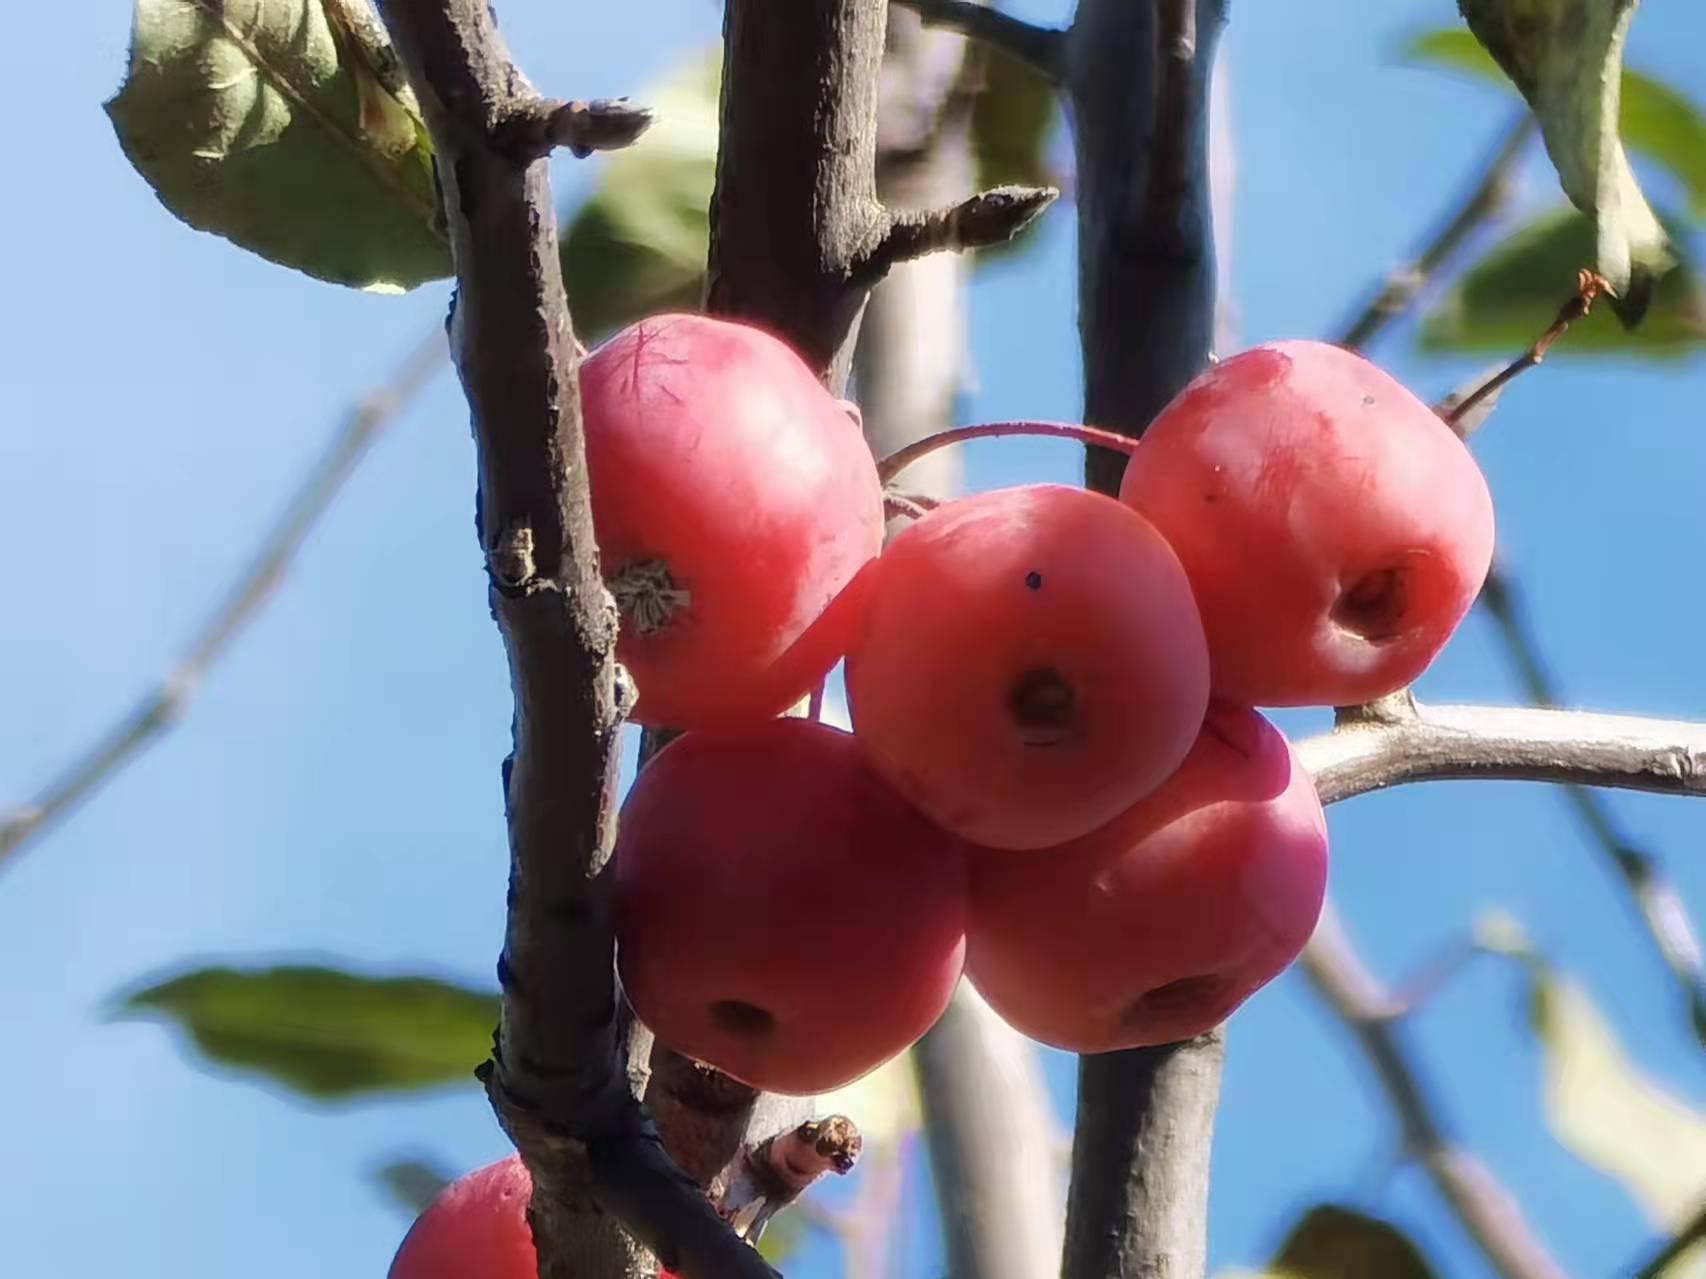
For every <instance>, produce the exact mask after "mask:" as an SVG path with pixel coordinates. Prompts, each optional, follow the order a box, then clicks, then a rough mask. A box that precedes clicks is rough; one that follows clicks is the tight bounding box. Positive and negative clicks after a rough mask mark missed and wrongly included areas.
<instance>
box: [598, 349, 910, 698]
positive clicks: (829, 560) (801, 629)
mask: <svg viewBox="0 0 1706 1279" xmlns="http://www.w3.org/2000/svg"><path fill="white" fill-rule="evenodd" d="M580 386H581V409H582V414H583V416H584V419H585V430H586V453H587V474H588V477H589V480H590V487H591V496H592V517H593V524H594V529H595V533H596V535H597V538H598V546H599V556H600V562H601V565H602V568H603V571H604V573H605V576H606V577H607V578H608V577H610V576H611V575H612V574H614V573H615V572H616V571H617V570H618V569H619V568H621V567H622V566H623V565H624V564H626V563H629V562H632V561H636V560H664V561H666V562H667V563H668V565H669V570H670V572H671V574H672V576H673V577H674V578H675V579H676V580H677V582H679V583H680V585H681V586H683V587H684V588H685V589H687V590H689V591H690V592H691V594H692V601H691V603H690V605H689V606H688V607H687V608H686V609H685V610H684V611H683V612H682V613H680V614H678V615H677V616H676V617H675V618H674V619H672V621H671V624H670V625H668V626H666V627H665V628H663V629H661V630H658V631H654V632H652V633H651V634H648V635H640V634H638V633H637V632H636V631H635V628H634V627H632V626H630V625H624V626H623V628H622V633H621V638H620V640H619V642H618V644H617V656H618V658H619V659H620V660H621V661H622V663H623V664H624V665H625V666H626V667H627V668H628V670H629V672H630V673H631V674H632V675H633V676H634V678H635V681H636V682H637V684H638V685H639V701H638V704H637V706H636V708H635V711H634V714H633V718H634V719H635V720H636V721H637V722H639V723H642V724H652V725H669V726H671V727H674V728H729V727H739V726H741V725H745V724H750V723H755V722H757V721H759V720H763V719H768V718H770V717H771V716H774V715H776V714H777V713H779V712H780V711H782V710H784V709H786V708H787V707H788V706H790V705H791V704H793V703H794V702H796V701H798V700H799V699H800V698H801V697H802V696H804V695H805V694H806V693H807V692H808V691H809V690H810V689H811V688H812V687H813V686H814V685H816V684H817V683H818V682H819V681H820V680H821V679H822V678H823V676H824V675H825V674H826V673H827V672H828V670H829V668H830V667H831V666H833V665H834V664H835V662H836V661H837V660H838V659H839V658H840V657H841V655H842V654H843V653H844V652H845V651H846V648H847V643H848V640H849V639H850V637H851V633H852V629H853V626H854V624H855V622H856V620H857V612H858V611H857V608H856V607H853V604H854V600H853V596H852V595H851V594H850V595H848V596H846V597H844V598H842V599H840V600H839V601H838V596H841V595H842V591H843V588H844V587H846V586H847V585H848V583H849V582H851V581H852V580H853V579H854V576H855V575H856V574H857V573H858V571H859V569H860V568H861V567H862V566H863V565H864V564H865V563H867V562H868V561H869V560H870V559H871V558H872V557H873V556H875V555H876V554H877V551H878V550H879V549H880V548H881V546H882V538H883V497H882V486H881V484H880V483H879V482H878V479H877V472H876V465H875V463H874V462H873V461H872V459H871V454H870V450H869V449H868V448H867V447H866V444H865V441H864V437H863V436H862V435H861V433H860V430H859V426H858V424H857V422H856V421H855V420H854V418H853V417H852V416H850V415H849V413H848V411H847V408H846V406H845V405H843V404H842V403H840V402H839V401H837V400H836V399H835V398H834V397H833V396H831V395H830V394H829V392H828V391H827V390H825V389H824V387H823V386H822V384H820V383H819V382H818V380H817V379H816V378H815V377H813V376H812V372H811V370H810V369H809V368H807V367H806V365H805V364H804V363H803V362H802V361H801V360H800V359H799V357H798V356H797V355H795V354H794V352H793V351H792V350H791V349H790V348H789V347H788V346H787V345H785V344H784V343H783V342H781V341H779V340H778V339H776V338H774V337H772V336H770V335H769V334H767V333H764V332H762V331H760V330H758V329H755V328H750V327H748V326H745V325H740V324H734V323H730V322H729V321H726V320H717V319H712V318H710V317H707V316H693V315H662V316H654V317H651V318H649V319H645V320H641V321H639V322H638V323H636V324H634V325H632V326H630V327H629V328H627V329H624V330H623V331H622V332H620V333H618V334H617V335H616V336H615V337H613V338H611V339H610V340H609V341H608V342H606V343H605V344H604V345H603V346H601V347H599V349H598V350H596V351H594V352H593V353H592V354H591V355H590V356H588V357H587V359H586V360H585V361H584V362H583V363H582V365H581V373H580ZM832 602H833V603H837V607H836V608H833V609H832V608H831V607H830V606H831V604H832Z"/></svg>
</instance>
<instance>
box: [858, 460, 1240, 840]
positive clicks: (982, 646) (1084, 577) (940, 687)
mask: <svg viewBox="0 0 1706 1279" xmlns="http://www.w3.org/2000/svg"><path fill="white" fill-rule="evenodd" d="M1033 572H1035V573H1038V574H1040V575H1041V578H1042V587H1041V589H1035V590H1033V589H1031V588H1029V587H1028V586H1027V584H1026V581H1027V576H1028V575H1029V574H1031V573H1033ZM869 577H870V583H869V590H870V598H869V600H868V601H867V603H866V612H865V618H864V625H863V627H862V628H861V631H860V634H859V637H858V639H857V640H856V642H855V644H854V647H853V650H852V651H851V652H850V653H849V654H848V658H847V701H848V707H849V711H850V713H851V715H852V720H853V728H854V731H855V733H857V734H858V737H859V743H860V745H861V747H862V748H863V749H864V750H865V752H866V754H867V756H868V757H869V759H870V760H871V764H872V767H874V768H875V769H877V771H879V772H880V773H882V775H883V776H884V777H886V778H887V779H888V780H889V782H890V783H892V784H893V785H894V786H895V788H896V789H898V790H899V791H900V792H901V793H902V794H904V795H905V796H906V797H907V798H909V799H910V800H912V802H913V803H915V804H917V805H918V807H919V808H921V809H923V810H924V811H925V812H926V813H928V814H929V815H930V816H931V817H932V818H933V819H935V820H936V821H937V822H939V823H940V824H941V825H943V826H945V827H946V828H948V829H949V830H952V831H954V832H955V833H957V834H960V835H963V836H965V837H966V838H967V839H969V840H972V841H973V842H974V843H977V844H981V845H984V846H987V847H992V848H1013V849H1023V848H1040V847H1046V846H1049V845H1054V844H1059V843H1062V842H1064V841H1066V840H1069V839H1073V838H1075V837H1077V836H1079V835H1082V834H1084V833H1086V832H1087V831H1090V830H1092V829H1094V828H1096V827H1098V826H1100V825H1102V824H1103V823H1105V822H1107V821H1109V820H1111V819H1112V818H1114V817H1115V816H1117V815H1118V814H1119V813H1121V812H1123V811H1124V810H1125V809H1127V808H1129V807H1130V806H1131V805H1132V804H1133V803H1134V802H1136V801H1137V800H1138V799H1140V798H1141V797H1142V796H1143V795H1144V794H1145V793H1146V792H1147V791H1150V790H1152V789H1154V787H1156V786H1157V785H1159V784H1160V783H1161V781H1162V780H1163V779H1165V778H1166V777H1167V776H1168V775H1169V774H1170V773H1171V772H1172V771H1173V770H1174V769H1175V768H1177V767H1178V765H1179V761H1180V760H1182V759H1183V758H1184V757H1185V752H1186V751H1188V750H1189V749H1190V746H1191V743H1192V742H1193V741H1194V740H1195V738H1196V734H1197V729H1198V728H1199V726H1200V725H1201V724H1202V717H1203V710H1204V708H1205V706H1206V705H1207V702H1208V653H1207V649H1206V647H1205V645H1204V642H1203V635H1202V627H1201V624H1200V623H1199V621H1198V618H1197V610H1196V605H1195V604H1194V602H1193V601H1192V598H1191V590H1190V584H1189V582H1188V581H1187V579H1186V577H1185V574H1184V572H1183V570H1182V569H1181V568H1180V566H1179V561H1178V559H1177V558H1176V557H1175V556H1174V554H1173V552H1172V550H1171V549H1170V548H1169V547H1168V545H1167V544H1166V542H1165V541H1163V540H1162V538H1161V536H1160V535H1159V534H1158V533H1157V532H1156V531H1155V530H1154V529H1153V528H1152V527H1151V526H1150V525H1149V524H1148V522H1147V521H1145V520H1143V519H1141V518H1139V517H1137V516H1135V515H1134V514H1133V513H1132V512H1131V511H1130V510H1129V509H1127V508H1125V507H1123V506H1121V505H1120V504H1119V503H1118V502H1116V501H1114V500H1113V499H1112V498H1109V497H1105V496H1103V495H1101V494H1097V493H1088V492H1085V491H1084V490H1082V489H1075V488H1068V487H1065V486H1064V485H1056V484H1033V485H1025V486H1023V487H1019V488H1010V489H1000V490H996V491H994V492H990V493H982V494H978V495H976V496H973V497H967V498H962V499H960V500H958V501H955V502H951V503H948V504H947V505H944V506H941V507H939V508H937V509H936V510H935V511H933V512H931V513H930V514H928V515H926V516H925V517H923V518H922V519H920V520H918V521H916V522H915V523H914V524H912V525H911V526H910V527H909V528H907V529H905V530H904V531H903V532H901V533H900V534H899V535H897V536H896V537H895V538H894V540H893V541H892V542H891V543H890V544H889V546H888V549H887V550H886V551H884V552H883V556H882V558H881V559H880V560H878V561H877V562H876V563H875V564H874V565H873V566H872V568H871V570H870V573H869ZM1039 667H1050V668H1053V669H1055V670H1057V671H1059V672H1060V673H1061V674H1062V675H1063V676H1064V677H1065V679H1066V680H1067V682H1068V683H1069V684H1071V685H1072V686H1073V687H1074V689H1075V690H1076V691H1077V697H1078V705H1079V706H1080V707H1081V708H1082V711H1083V717H1082V720H1081V721H1080V723H1079V725H1078V727H1079V728H1080V729H1081V732H1079V733H1078V735H1077V736H1076V737H1074V738H1072V739H1070V740H1067V741H1063V742H1059V743H1056V744H1053V745H1049V746H1037V745H1031V744H1027V742H1026V740H1025V733H1024V732H1023V731H1022V730H1021V728H1020V726H1019V725H1018V724H1017V723H1016V722H1015V720H1014V719H1013V717H1012V714H1011V713H1010V710H1009V705H1008V703H1009V695H1010V690H1011V689H1012V687H1013V685H1014V683H1015V681H1016V680H1017V679H1018V678H1019V677H1020V676H1021V675H1023V674H1024V672H1026V671H1027V670H1031V669H1034V668H1039Z"/></svg>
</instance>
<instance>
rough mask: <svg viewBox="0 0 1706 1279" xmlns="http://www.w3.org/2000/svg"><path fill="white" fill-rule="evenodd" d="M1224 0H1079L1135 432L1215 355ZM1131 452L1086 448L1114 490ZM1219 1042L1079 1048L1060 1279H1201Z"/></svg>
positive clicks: (1090, 239) (1095, 187)
mask: <svg viewBox="0 0 1706 1279" xmlns="http://www.w3.org/2000/svg"><path fill="white" fill-rule="evenodd" d="M1225 18H1226V6H1225V2H1224V0H1081V2H1080V4H1079V6H1078V14H1077V18H1076V19H1075V21H1074V23H1073V26H1072V29H1071V31H1070V32H1069V33H1068V35H1067V41H1066V60H1065V66H1066V89H1067V95H1068V98H1067V100H1068V103H1069V106H1070V109H1071V113H1072V124H1073V139H1074V147H1075V152H1076V155H1077V166H1078V167H1077V191H1078V234H1079V248H1078V255H1079V256H1078V261H1079V270H1078V281H1079V329H1080V337H1081V340H1082V347H1083V357H1084V413H1085V420H1086V421H1089V422H1091V423H1094V424H1095V425H1097V426H1105V427H1109V428H1111V429H1114V430H1117V431H1119V432H1121V433H1122V434H1127V435H1132V436H1137V435H1141V434H1142V432H1143V429H1144V428H1145V427H1146V426H1147V425H1148V424H1149V422H1150V420H1151V419H1152V418H1153V417H1154V415H1155V414H1156V412H1157V411H1158V410H1159V409H1160V408H1161V407H1162V406H1163V405H1165V404H1166V403H1167V401H1168V400H1169V399H1171V398H1172V397H1173V396H1174V395H1175V394H1176V393H1177V392H1178V391H1179V389H1180V388H1181V387H1182V386H1184V384H1185V383H1186V382H1188V381H1189V380H1190V379H1191V378H1192V377H1194V376H1195V375H1196V374H1197V373H1198V372H1199V371H1200V370H1201V369H1202V368H1203V366H1204V364H1205V363H1206V362H1207V359H1208V355H1209V352H1210V349H1211V344H1212V343H1213V341H1214V336H1215V334H1214V322H1215V296H1216V292H1217V279H1216V271H1215V258H1214V230H1213V218H1212V215H1211V207H1210V206H1211V196H1210V184H1209V162H1208V116H1209V105H1210V94H1209V83H1210V71H1211V68H1212V64H1213V55H1214V48H1215V43H1216V40H1217V38H1218V36H1219V33H1220V29H1221V27H1222V25H1223V24H1224V22H1225ZM1124 466H1125V458H1124V455H1123V454H1118V453H1113V452H1110V451H1107V450H1103V449H1092V450H1090V451H1089V452H1088V453H1087V455H1086V459H1085V482H1086V483H1087V484H1088V486H1089V487H1091V488H1094V489H1098V490H1100V491H1102V492H1113V491H1115V490H1117V488H1118V485H1119V480H1120V476H1121V474H1122V473H1123V471H1124ZM1223 1054H1224V1039H1223V1036H1222V1034H1221V1032H1219V1031H1216V1032H1214V1033H1211V1034H1209V1035H1205V1036H1202V1037H1201V1038H1198V1039H1195V1040H1191V1041H1190V1042H1188V1043H1184V1044H1175V1045H1168V1046H1166V1047H1160V1048H1148V1049H1136V1050H1133V1051H1130V1052H1122V1053H1107V1054H1100V1055H1096V1056H1087V1057H1084V1058H1081V1059H1080V1062H1079V1069H1078V1118H1077V1126H1076V1133H1075V1136H1074V1141H1073V1153H1072V1184H1071V1189H1070V1191H1069V1194H1068V1199H1067V1219H1066V1250H1065V1257H1064V1263H1063V1270H1062V1273H1063V1275H1064V1276H1065V1279H1135V1277H1137V1276H1144V1277H1150V1276H1163V1275H1165V1276H1175V1277H1177V1279H1198V1277H1199V1276H1201V1275H1202V1273H1203V1269H1204V1265H1205V1262H1206V1256H1207V1239H1208V1230H1207V1203H1208V1166H1209V1150H1210V1146H1211V1143H1212V1137H1213V1127H1214V1108H1215V1104H1216V1101H1217V1098H1218V1096H1219V1091H1220V1069H1221V1061H1222V1057H1223Z"/></svg>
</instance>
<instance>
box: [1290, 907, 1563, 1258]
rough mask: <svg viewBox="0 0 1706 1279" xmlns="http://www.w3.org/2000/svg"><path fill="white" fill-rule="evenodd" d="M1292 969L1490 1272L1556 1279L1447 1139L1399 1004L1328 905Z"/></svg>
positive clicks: (1511, 1205) (1493, 1190) (1499, 1192)
mask: <svg viewBox="0 0 1706 1279" xmlns="http://www.w3.org/2000/svg"><path fill="white" fill-rule="evenodd" d="M1299 968H1300V969H1301V971H1302V973H1303V975H1304V977H1305V978H1307V979H1308V981H1309V984H1310V985H1311V986H1312V987H1314V989H1315V992H1316V993H1317V994H1318V995H1320V996H1321V998H1322V999H1323V1000H1324V1001H1326V1003H1327V1005H1328V1007H1330V1008H1331V1009H1332V1010H1333V1012H1334V1013H1335V1014H1337V1016H1338V1018H1339V1020H1340V1021H1342V1022H1343V1023H1344V1024H1345V1026H1346V1027H1347V1028H1348V1029H1349V1030H1350V1032H1351V1033H1352V1034H1353V1035H1354V1036H1355V1037H1356V1040H1357V1043H1358V1045H1359V1046H1360V1047H1361V1048H1362V1050H1363V1054H1364V1055H1365V1056H1366V1057H1367V1058H1368V1061H1369V1064H1370V1065H1371V1066H1372V1067H1373V1068H1374V1072H1375V1076H1376V1078H1378V1079H1379V1081H1380V1086H1381V1089H1382V1091H1384V1092H1385V1094H1386V1097H1387V1100H1388V1101H1389V1102H1391V1104H1392V1110H1393V1112H1394V1114H1396V1115H1397V1117H1398V1123H1399V1128H1400V1131H1401V1132H1402V1134H1403V1141H1404V1150H1405V1153H1406V1154H1408V1155H1409V1156H1410V1157H1411V1158H1413V1159H1415V1160H1416V1161H1417V1163H1418V1164H1420V1165H1421V1167H1422V1168H1423V1170H1424V1171H1426V1173H1427V1175H1428V1177H1429V1178H1430V1179H1431V1180H1432V1181H1433V1183H1434V1186H1435V1188H1436V1189H1437V1190H1438V1191H1439V1192H1440V1195H1441V1196H1442V1197H1443V1198H1444V1199H1445V1201H1446V1203H1447V1204H1448V1205H1449V1206H1450V1208H1451V1210H1452V1212H1453V1213H1454V1214H1455V1215H1456V1216H1457V1218H1458V1220H1459V1221H1461V1222H1462V1223H1463V1226H1464V1229H1465V1230H1467V1231H1468V1232H1469V1235H1470V1237H1471V1238H1473V1239H1474V1241H1475V1243H1476V1245H1477V1246H1478V1247H1479V1248H1480V1249H1481V1251H1482V1252H1483V1253H1484V1254H1485V1255H1486V1257H1487V1260H1488V1262H1489V1263H1490V1264H1491V1265H1492V1267H1493V1270H1494V1271H1495V1272H1496V1273H1498V1274H1499V1275H1501V1276H1503V1279H1563V1275H1564V1271H1563V1269H1562V1268H1561V1267H1560V1266H1559V1265H1558V1263H1557V1262H1556V1261H1555V1260H1553V1258H1552V1256H1551V1255H1550V1254H1549V1253H1548V1252H1547V1250H1546V1247H1545V1245H1544V1244H1542V1243H1541V1242H1540V1240H1539V1239H1538V1238H1536V1237H1535V1235H1534V1232H1533V1230H1532V1229H1531V1228H1530V1226H1529V1224H1528V1222H1527V1221H1526V1219H1525V1218H1524V1216H1523V1212H1522V1208H1521V1205H1519V1204H1518V1203H1517V1201H1516V1199H1515V1197H1514V1196H1512V1195H1511V1193H1510V1192H1509V1191H1508V1190H1507V1189H1506V1188H1505V1187H1504V1186H1503V1185H1502V1184H1500V1182H1499V1181H1498V1180H1497V1178H1495V1177H1494V1176H1493V1174H1492V1172H1491V1171H1490V1170H1489V1169H1488V1168H1487V1167H1486V1166H1485V1165H1483V1164H1482V1163H1481V1162H1480V1161H1479V1160H1477V1159H1476V1158H1475V1157H1474V1156H1473V1155H1471V1154H1469V1152H1468V1151H1466V1150H1463V1149H1461V1148H1460V1147H1458V1146H1457V1145H1455V1144H1454V1143H1453V1142H1452V1141H1451V1140H1450V1139H1449V1138H1448V1136H1447V1135H1446V1131H1445V1126H1444V1123H1443V1122H1442V1120H1441V1119H1440V1118H1439V1108H1438V1105H1437V1103H1436V1102H1435V1101H1434V1099H1433V1098H1432V1097H1431V1096H1430V1095H1429V1092H1428V1089H1427V1086H1426V1081H1425V1079H1424V1078H1423V1075H1422V1072H1421V1070H1420V1069H1419V1068H1418V1067H1417V1066H1416V1064H1415V1062H1414V1061H1413V1060H1412V1058H1411V1056H1410V1054H1409V1052H1408V1050H1407V1049H1406V1047H1405V1046H1404V1044H1403V1042H1402V1039H1401V1036H1400V1027H1399V1020H1398V1014H1399V1012H1400V1011H1401V1008H1402V1005H1401V1003H1400V1001H1399V1000H1398V999H1397V998H1396V997H1395V996H1394V995H1393V993H1392V992H1391V991H1389V990H1387V989H1386V987H1385V986H1384V985H1383V984H1382V983H1381V982H1380V980H1379V979H1378V978H1377V977H1375V975H1374V974H1373V973H1371V972H1370V971H1369V970H1368V969H1367V968H1366V967H1364V965H1363V963H1362V960H1361V959H1360V958H1359V957H1358V956H1357V954H1356V952H1355V950H1354V949H1353V948H1352V946H1351V943H1350V939H1349V938H1348V937H1346V935H1345V932H1344V928H1343V926H1342V925H1341V924H1340V922H1339V918H1338V916H1337V914H1336V913H1335V912H1334V911H1333V909H1332V906H1331V905H1330V904H1329V906H1328V907H1327V909H1326V910H1325V911H1324V912H1323V913H1322V916H1321V923H1320V925H1319V926H1318V927H1317V928H1316V930H1315V935H1314V937H1312V938H1311V939H1310V942H1309V945H1308V946H1307V947H1305V948H1304V951H1303V956H1302V958H1301V959H1300V960H1299Z"/></svg>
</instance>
